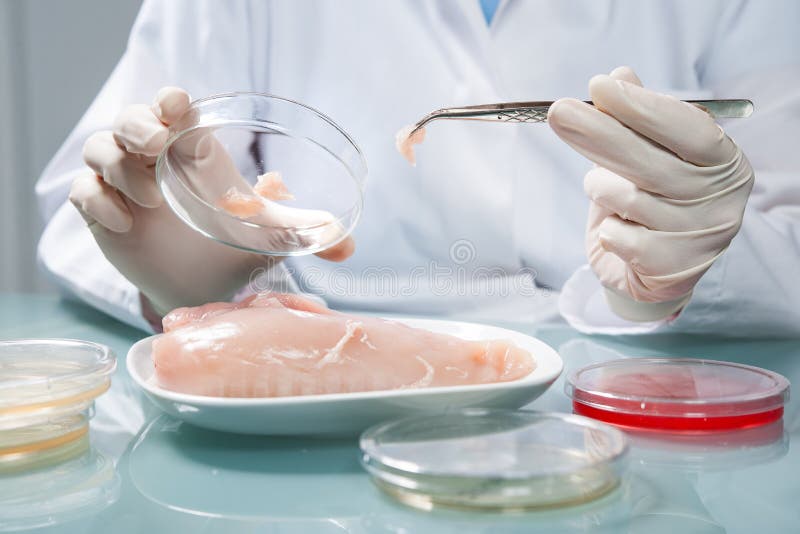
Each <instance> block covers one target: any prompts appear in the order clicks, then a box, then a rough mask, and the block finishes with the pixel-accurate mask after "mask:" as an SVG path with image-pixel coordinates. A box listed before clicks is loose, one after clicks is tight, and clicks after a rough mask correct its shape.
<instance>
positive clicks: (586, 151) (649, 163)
mask: <svg viewBox="0 0 800 534" xmlns="http://www.w3.org/2000/svg"><path fill="white" fill-rule="evenodd" d="M548 121H549V124H550V127H551V128H552V129H553V131H554V132H555V133H556V135H558V136H559V137H560V138H561V139H562V140H564V141H565V142H566V143H567V144H568V145H570V146H571V147H572V148H574V149H575V150H576V151H578V152H579V153H580V154H582V155H583V156H585V157H586V158H588V159H589V160H591V161H593V162H594V163H595V164H597V165H598V166H600V167H604V168H606V169H609V170H610V171H612V172H614V173H616V174H619V175H621V176H623V177H625V178H628V179H629V180H631V181H632V182H634V183H635V184H636V185H637V186H638V187H639V188H641V189H644V190H646V191H649V192H651V193H655V194H658V195H663V196H666V197H669V198H675V199H682V200H690V199H694V198H699V197H703V196H706V195H707V194H708V193H707V188H708V184H707V183H705V182H704V181H703V180H700V179H695V175H696V174H697V169H698V167H696V166H695V165H693V164H691V163H688V162H686V161H684V160H682V159H680V158H677V157H675V155H674V154H672V153H671V152H669V151H668V150H665V149H664V148H663V147H661V146H659V145H657V144H656V143H654V142H653V141H651V140H650V139H647V138H646V137H644V136H642V135H641V134H639V133H637V132H634V131H633V130H631V129H630V128H628V127H626V126H625V125H623V124H622V123H620V122H619V121H617V120H616V119H615V118H614V117H612V116H610V115H608V114H606V113H603V112H602V111H600V110H599V109H597V108H595V107H593V106H590V105H588V104H585V103H583V102H581V101H579V100H575V99H572V98H562V99H560V100H558V101H556V102H555V103H554V104H553V105H552V106H550V111H549V113H548Z"/></svg>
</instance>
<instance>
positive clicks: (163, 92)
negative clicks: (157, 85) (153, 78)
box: [151, 87, 192, 126]
mask: <svg viewBox="0 0 800 534" xmlns="http://www.w3.org/2000/svg"><path fill="white" fill-rule="evenodd" d="M191 102H192V99H191V97H190V96H189V93H187V92H186V91H185V90H183V89H181V88H180V87H162V88H161V89H159V90H158V93H156V98H155V100H154V101H153V105H152V106H151V109H152V111H153V114H154V115H155V116H156V117H157V118H158V120H160V121H161V122H162V123H164V124H165V125H167V126H169V125H170V124H172V123H173V122H175V121H176V120H178V119H179V118H180V117H181V116H182V115H183V114H184V113H186V110H188V109H189V104H191Z"/></svg>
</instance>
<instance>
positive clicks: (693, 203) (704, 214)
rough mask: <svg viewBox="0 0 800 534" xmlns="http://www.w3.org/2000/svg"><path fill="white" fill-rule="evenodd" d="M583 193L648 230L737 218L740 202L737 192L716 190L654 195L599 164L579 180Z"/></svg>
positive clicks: (699, 225) (709, 224) (707, 224)
mask: <svg viewBox="0 0 800 534" xmlns="http://www.w3.org/2000/svg"><path fill="white" fill-rule="evenodd" d="M583 188H584V190H585V191H586V195H587V196H588V197H589V198H590V199H591V200H592V201H593V202H596V203H597V204H599V205H600V206H602V207H603V208H605V209H607V210H608V211H609V212H611V213H614V214H616V215H617V216H618V217H620V218H621V219H624V220H627V221H632V222H635V223H638V224H641V225H643V226H646V227H647V228H650V229H651V230H661V231H666V232H689V231H692V230H698V229H702V228H709V227H713V226H718V225H724V224H725V223H726V222H729V221H733V220H739V219H741V216H742V213H741V212H742V208H743V206H744V202H743V199H742V198H741V196H742V195H745V199H746V195H747V189H746V188H745V189H744V190H742V191H741V192H739V191H734V192H731V193H729V194H716V195H711V196H709V197H706V198H701V199H697V200H674V199H671V198H667V197H664V196H661V195H654V194H652V193H649V192H647V191H644V190H642V189H639V188H638V187H637V186H636V184H634V183H633V182H631V181H630V180H628V179H626V178H623V177H622V176H620V175H618V174H615V173H613V172H611V171H609V170H608V169H604V168H603V167H594V168H593V169H591V170H590V171H589V172H587V173H586V176H585V177H584V180H583Z"/></svg>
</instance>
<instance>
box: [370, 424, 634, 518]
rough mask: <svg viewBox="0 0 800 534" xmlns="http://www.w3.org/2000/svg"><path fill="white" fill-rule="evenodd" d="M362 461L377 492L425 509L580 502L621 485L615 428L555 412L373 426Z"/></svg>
mask: <svg viewBox="0 0 800 534" xmlns="http://www.w3.org/2000/svg"><path fill="white" fill-rule="evenodd" d="M360 446H361V451H362V453H363V454H362V458H361V463H362V465H363V466H364V468H365V469H366V470H367V471H368V472H369V473H370V475H371V476H372V479H373V481H374V482H375V483H376V485H377V486H378V487H380V488H381V489H383V490H384V491H386V492H387V493H389V494H390V495H392V496H393V497H395V498H397V499H398V500H400V501H401V502H403V503H405V504H408V505H411V506H414V507H418V508H423V509H431V508H433V507H436V506H454V507H466V508H474V509H494V510H517V509H530V508H543V507H555V506H563V505H569V504H578V503H582V502H586V501H589V500H592V499H595V498H598V497H600V496H602V495H605V494H607V493H609V492H610V491H611V490H613V489H614V488H616V487H617V486H618V484H619V481H620V477H621V471H622V467H623V464H624V457H625V455H626V453H627V450H628V446H627V440H626V438H625V435H624V434H623V433H622V432H620V431H619V430H617V429H615V428H613V427H611V426H608V425H605V424H602V423H598V422H596V421H593V420H591V419H588V418H585V417H580V416H575V415H567V414H557V413H545V412H534V411H524V410H520V411H512V410H478V409H472V410H463V411H459V412H452V413H447V414H441V415H431V416H423V417H412V418H408V419H402V420H399V421H394V422H389V423H384V424H380V425H377V426H374V427H372V428H370V429H368V430H366V431H365V432H364V433H363V434H362V436H361V440H360Z"/></svg>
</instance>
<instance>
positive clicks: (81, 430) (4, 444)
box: [0, 405, 94, 475]
mask: <svg viewBox="0 0 800 534" xmlns="http://www.w3.org/2000/svg"><path fill="white" fill-rule="evenodd" d="M93 415H94V406H93V405H92V406H90V407H89V408H87V409H85V410H83V411H81V412H78V413H72V414H69V415H60V416H56V417H53V418H50V419H48V420H46V421H36V422H35V423H33V424H30V425H28V426H21V427H18V428H14V429H10V430H4V431H2V432H0V475H6V474H9V473H16V472H19V471H23V470H28V469H36V468H41V467H46V466H49V465H52V464H55V463H60V462H63V461H65V460H68V459H70V458H74V457H76V456H79V455H80V454H83V453H84V452H85V451H86V450H87V449H88V448H89V420H90V419H91V418H92V416H93Z"/></svg>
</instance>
